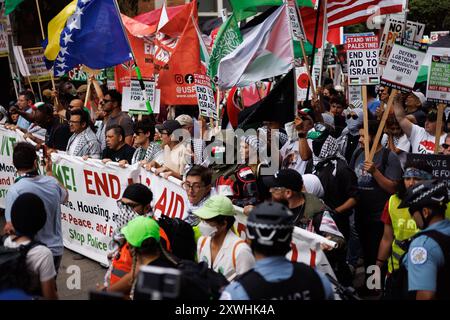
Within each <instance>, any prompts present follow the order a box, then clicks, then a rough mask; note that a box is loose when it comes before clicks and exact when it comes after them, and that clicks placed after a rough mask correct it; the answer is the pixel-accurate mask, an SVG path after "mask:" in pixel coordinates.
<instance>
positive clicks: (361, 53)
mask: <svg viewBox="0 0 450 320" xmlns="http://www.w3.org/2000/svg"><path fill="white" fill-rule="evenodd" d="M345 47H346V49H347V61H348V83H349V85H359V86H361V85H372V84H378V83H379V82H380V76H379V73H378V54H379V50H378V37H377V36H353V37H347V39H346V42H345Z"/></svg>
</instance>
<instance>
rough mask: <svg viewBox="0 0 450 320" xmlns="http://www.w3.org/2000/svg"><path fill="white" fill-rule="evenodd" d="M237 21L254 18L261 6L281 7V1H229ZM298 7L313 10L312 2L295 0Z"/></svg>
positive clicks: (310, 0)
mask: <svg viewBox="0 0 450 320" xmlns="http://www.w3.org/2000/svg"><path fill="white" fill-rule="evenodd" d="M229 1H230V3H231V7H232V8H233V13H234V14H235V15H236V19H237V20H238V21H241V20H244V19H246V18H248V17H251V16H254V15H255V14H256V13H257V12H258V10H257V7H261V6H281V5H282V4H283V0H229ZM297 4H298V6H299V7H310V8H313V7H314V4H313V2H312V0H297Z"/></svg>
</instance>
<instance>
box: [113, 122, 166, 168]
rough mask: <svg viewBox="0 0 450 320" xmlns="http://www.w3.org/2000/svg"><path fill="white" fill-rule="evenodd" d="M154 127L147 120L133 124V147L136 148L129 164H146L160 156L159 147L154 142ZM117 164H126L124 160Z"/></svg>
mask: <svg viewBox="0 0 450 320" xmlns="http://www.w3.org/2000/svg"><path fill="white" fill-rule="evenodd" d="M154 137H155V125H154V123H152V122H151V121H150V120H149V119H145V120H141V121H138V122H136V123H135V124H134V145H135V146H136V147H137V148H136V151H135V152H134V154H133V158H132V159H131V164H135V163H141V164H144V163H147V162H150V161H152V160H154V159H155V158H156V157H157V156H158V155H159V154H161V152H162V151H161V146H160V145H159V144H158V143H156V142H155V141H154ZM119 163H121V164H126V163H127V161H126V160H121V161H120V162H119Z"/></svg>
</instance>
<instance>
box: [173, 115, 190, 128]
mask: <svg viewBox="0 0 450 320" xmlns="http://www.w3.org/2000/svg"><path fill="white" fill-rule="evenodd" d="M175 120H177V121H178V122H179V123H180V124H181V125H182V126H193V125H194V120H192V118H191V117H190V116H188V115H187V114H182V115H179V116H178V117H176V118H175Z"/></svg>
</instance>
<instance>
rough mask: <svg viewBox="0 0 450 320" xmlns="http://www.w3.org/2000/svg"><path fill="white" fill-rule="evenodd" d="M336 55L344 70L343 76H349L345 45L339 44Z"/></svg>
mask: <svg viewBox="0 0 450 320" xmlns="http://www.w3.org/2000/svg"><path fill="white" fill-rule="evenodd" d="M336 55H337V59H338V62H339V64H340V65H341V68H342V73H343V74H345V75H346V74H348V65H347V51H345V45H343V44H339V45H337V46H336Z"/></svg>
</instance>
